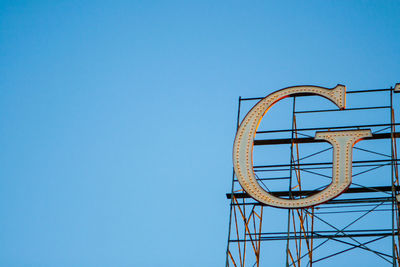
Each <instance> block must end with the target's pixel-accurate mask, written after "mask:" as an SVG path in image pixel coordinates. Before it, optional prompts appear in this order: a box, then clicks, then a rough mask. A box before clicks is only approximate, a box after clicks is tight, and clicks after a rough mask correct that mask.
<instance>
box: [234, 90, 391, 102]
mask: <svg viewBox="0 0 400 267" xmlns="http://www.w3.org/2000/svg"><path fill="white" fill-rule="evenodd" d="M392 90H393V89H391V88H386V89H370V90H354V91H346V94H357V93H372V92H385V91H392ZM294 96H296V97H298V96H315V95H313V94H296V95H294ZM290 97H292V96H290ZM264 98H265V96H264V97H243V98H240V101H248V100H261V99H264Z"/></svg>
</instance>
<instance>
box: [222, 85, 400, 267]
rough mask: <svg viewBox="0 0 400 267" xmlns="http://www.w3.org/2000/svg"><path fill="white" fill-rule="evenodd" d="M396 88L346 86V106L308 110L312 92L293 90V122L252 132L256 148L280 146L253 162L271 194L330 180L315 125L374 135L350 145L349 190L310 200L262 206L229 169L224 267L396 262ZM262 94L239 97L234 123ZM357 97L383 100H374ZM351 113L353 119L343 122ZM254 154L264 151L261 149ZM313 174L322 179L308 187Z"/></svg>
mask: <svg viewBox="0 0 400 267" xmlns="http://www.w3.org/2000/svg"><path fill="white" fill-rule="evenodd" d="M394 92H395V90H394V89H392V88H388V89H372V90H357V91H348V92H347V94H348V96H351V98H354V99H352V100H351V101H348V103H347V104H348V107H347V109H345V110H339V109H324V108H319V107H317V108H315V109H310V107H312V105H310V104H308V103H312V104H313V103H314V100H313V99H312V97H311V96H295V97H291V98H290V101H291V102H292V103H291V109H292V112H291V118H290V119H291V127H290V128H286V129H280V130H275V129H259V130H258V131H257V133H256V138H255V141H254V146H255V150H257V149H259V148H260V149H261V150H262V149H269V148H273V149H274V151H278V152H274V153H269V154H268V153H265V155H267V156H265V157H259V158H257V163H255V164H256V165H255V166H253V168H254V173H255V175H256V178H257V182H258V183H259V184H260V185H262V187H263V188H264V189H265V190H266V191H268V192H269V193H270V194H272V195H274V196H276V197H280V198H287V199H301V198H305V197H307V196H310V195H312V194H315V193H317V192H320V191H321V190H323V189H324V188H326V186H327V185H329V183H331V181H332V175H331V172H332V167H333V166H332V160H330V159H329V157H331V154H332V148H331V146H329V145H327V144H326V143H322V142H320V141H319V140H315V139H314V138H313V136H314V135H315V132H316V131H330V130H362V129H371V131H372V136H371V137H368V140H365V141H363V142H362V143H361V142H360V143H358V144H356V145H355V146H354V155H353V165H352V167H353V172H352V173H353V174H352V178H353V181H352V184H351V185H350V187H349V189H348V190H347V191H345V193H343V194H342V195H341V196H339V197H337V198H335V199H332V200H329V201H328V202H326V203H324V204H321V205H318V206H315V207H309V208H299V209H278V208H274V207H269V206H265V205H264V204H262V203H260V202H258V201H256V200H254V199H253V198H251V197H249V195H248V194H247V193H246V192H245V191H244V190H243V189H242V187H241V186H240V184H239V182H238V180H237V179H236V177H235V175H233V180H232V191H231V192H230V193H229V194H227V197H228V199H230V219H229V234H228V242H227V252H226V266H295V267H300V266H319V265H321V266H336V265H337V264H341V265H342V266H346V262H347V261H348V262H360V264H361V263H362V261H363V260H365V261H366V262H368V263H369V264H370V265H369V266H385V265H386V266H400V262H399V243H400V238H399V234H398V229H399V227H400V223H399V208H398V200H400V199H397V198H396V196H398V194H399V189H400V186H399V181H398V159H397V145H396V138H398V137H400V134H398V133H397V132H396V126H397V125H399V123H396V120H395V114H396V110H395V106H396V105H395V104H394V103H395V101H393V99H394V98H395V99H396V97H395V96H394V95H393V94H394ZM371 96H372V98H371ZM261 99H262V98H239V108H238V124H239V121H240V120H241V117H242V114H243V113H245V112H243V109H244V105H243V104H247V103H252V104H255V103H256V102H255V101H257V100H261ZM309 99H310V100H309ZM362 99H366V100H368V99H374V100H376V101H374V103H375V102H378V103H379V102H382V103H383V102H385V103H384V104H382V105H376V106H375V105H374V106H372V105H370V104H371V101H365V103H362V101H361V100H362ZM358 100H360V101H358ZM378 100H379V101H378ZM359 102H361V103H362V104H361V105H360V104H359ZM247 108H249V107H247ZM277 108H278V107H277ZM241 109H242V111H241ZM352 112H353V113H356V112H359V113H360V114H361V113H362V115H360V114H357V115H355V116H354V114H351V113H352ZM378 113H379V114H378ZM377 114H378V115H377ZM307 116H314V117H313V118H311V119H310V118H307ZM325 117H326V119H325ZM315 118H317V119H315ZM332 118H333V119H332ZM335 118H338V119H335ZM340 118H344V119H340ZM352 118H354V119H353V123H351V122H347V121H351V120H352ZM321 121H322V122H323V123H321ZM309 122H311V123H309ZM314 122H315V123H319V124H318V125H315V124H314V125H312V123H314ZM303 125H305V126H303ZM282 151H287V152H288V153H287V157H286V159H285V160H283V158H282V161H281V162H274V163H273V164H271V163H270V162H271V158H273V157H275V155H278V153H279V154H282V153H281V152H282ZM258 155H264V154H263V151H261V152H260V153H259V154H258ZM271 156H273V157H271ZM327 158H328V160H327ZM258 163H261V164H258ZM315 181H318V182H319V183H320V184H319V185H321V186H318V187H316V188H310V187H312V185H313V184H314V182H315ZM275 184H277V185H276V186H275ZM343 256H346V257H343ZM349 257H356V258H357V259H354V260H351V259H349Z"/></svg>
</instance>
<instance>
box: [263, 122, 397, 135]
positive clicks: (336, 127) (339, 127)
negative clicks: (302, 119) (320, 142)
mask: <svg viewBox="0 0 400 267" xmlns="http://www.w3.org/2000/svg"><path fill="white" fill-rule="evenodd" d="M392 125H393V126H396V125H400V123H393V124H390V123H385V124H363V125H351V126H349V125H346V126H333V127H316V128H300V129H295V130H296V132H303V131H321V130H337V129H360V128H371V127H385V126H392ZM293 130H294V129H282V130H270V131H257V134H264V133H282V132H292V131H293Z"/></svg>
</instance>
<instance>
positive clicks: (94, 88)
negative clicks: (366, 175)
mask: <svg viewBox="0 0 400 267" xmlns="http://www.w3.org/2000/svg"><path fill="white" fill-rule="evenodd" d="M399 14H400V2H399V1H390V0H387V1H381V0H376V1H348V0H343V1H1V2H0V148H1V150H0V151H1V152H0V214H1V218H0V265H1V266H43V267H45V266H135V267H136V266H137V267H140V266H165V267H169V266H171V267H178V266H223V264H224V263H225V250H226V239H227V232H228V215H229V201H228V200H226V197H225V193H226V192H228V191H229V190H230V185H231V172H232V162H231V151H232V144H233V138H234V134H235V123H236V112H237V99H238V97H239V96H243V97H253V96H265V95H267V94H268V93H271V92H272V91H275V90H278V89H281V88H284V87H287V86H291V85H299V84H313V85H319V86H324V87H333V86H335V85H336V84H338V83H341V84H345V85H346V86H347V88H348V89H349V90H355V89H368V88H387V87H390V86H393V85H394V84H395V83H396V82H400V20H399Z"/></svg>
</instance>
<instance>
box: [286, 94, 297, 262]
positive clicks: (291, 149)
mask: <svg viewBox="0 0 400 267" xmlns="http://www.w3.org/2000/svg"><path fill="white" fill-rule="evenodd" d="M295 112H296V97H295V96H293V108H292V135H291V140H292V142H291V144H290V173H289V198H292V171H293V138H294V116H295ZM291 211H292V209H288V223H287V240H286V267H289V240H290V212H291Z"/></svg>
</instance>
